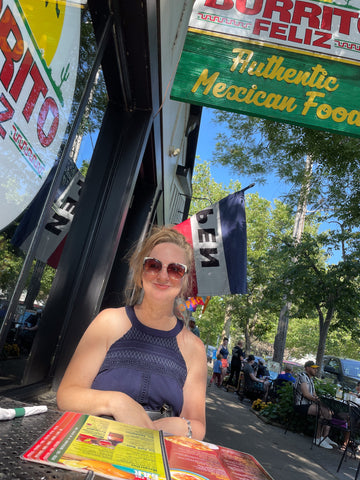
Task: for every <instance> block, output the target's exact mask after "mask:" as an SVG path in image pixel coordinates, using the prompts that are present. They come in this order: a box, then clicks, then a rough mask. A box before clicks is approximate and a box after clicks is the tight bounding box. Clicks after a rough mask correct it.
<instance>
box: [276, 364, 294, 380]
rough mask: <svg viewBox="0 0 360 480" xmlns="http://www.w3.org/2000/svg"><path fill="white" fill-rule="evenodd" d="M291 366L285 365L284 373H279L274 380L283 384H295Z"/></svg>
mask: <svg viewBox="0 0 360 480" xmlns="http://www.w3.org/2000/svg"><path fill="white" fill-rule="evenodd" d="M292 371H293V369H292V366H291V365H289V364H285V367H284V372H283V373H279V375H278V376H277V377H276V380H283V381H284V382H292V383H295V381H296V380H295V377H293V375H292ZM278 383H279V382H278Z"/></svg>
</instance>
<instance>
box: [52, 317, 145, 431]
mask: <svg viewBox="0 0 360 480" xmlns="http://www.w3.org/2000/svg"><path fill="white" fill-rule="evenodd" d="M128 328H129V325H128V322H127V317H126V316H124V312H122V309H108V310H104V311H103V312H101V313H100V314H99V315H98V316H97V317H96V318H95V319H94V321H93V322H92V323H91V324H90V325H89V327H88V329H87V330H86V332H85V333H84V335H83V337H82V339H81V340H80V342H79V345H78V347H77V349H76V351H75V353H74V355H73V358H72V359H71V361H70V363H69V366H68V367H67V369H66V372H65V375H64V377H63V379H62V381H61V383H60V386H59V389H58V392H57V402H58V407H59V409H60V410H70V411H75V412H82V413H90V414H92V415H108V416H112V417H114V418H115V420H118V421H120V422H124V423H129V424H133V425H138V426H143V427H147V428H154V426H153V423H152V421H151V420H150V419H149V417H148V415H147V414H146V412H145V410H144V409H143V407H142V406H141V405H139V404H138V403H137V402H136V401H134V400H133V399H132V398H130V397H129V396H128V395H126V394H124V393H121V392H113V391H102V390H93V389H91V385H92V383H93V381H94V378H95V377H96V375H97V373H98V371H99V369H100V367H101V365H102V363H103V361H104V358H105V356H106V353H107V351H108V349H109V347H110V346H111V344H112V343H113V342H114V341H115V340H116V339H117V338H119V337H121V336H122V335H124V333H125V332H126V331H127V329H128Z"/></svg>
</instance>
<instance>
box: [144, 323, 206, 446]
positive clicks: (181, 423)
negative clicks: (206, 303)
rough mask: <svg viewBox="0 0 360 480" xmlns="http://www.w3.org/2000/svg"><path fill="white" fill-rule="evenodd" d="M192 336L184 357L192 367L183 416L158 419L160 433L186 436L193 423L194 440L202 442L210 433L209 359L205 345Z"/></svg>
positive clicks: (185, 394)
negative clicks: (207, 418) (208, 432)
mask: <svg viewBox="0 0 360 480" xmlns="http://www.w3.org/2000/svg"><path fill="white" fill-rule="evenodd" d="M188 333H190V335H191V336H190V337H188V336H187V335H186V338H185V343H186V348H184V349H182V348H181V350H182V354H183V356H184V359H185V361H186V364H187V366H188V374H187V378H186V381H185V385H184V389H183V395H184V404H183V408H182V411H181V415H180V417H169V418H163V419H160V420H155V421H154V422H153V423H154V425H155V426H156V428H157V429H158V430H164V431H165V432H169V433H172V434H174V435H181V436H184V437H186V436H187V435H188V432H189V427H188V423H187V420H189V421H190V425H191V430H192V437H193V438H196V439H198V440H202V439H203V438H204V436H205V431H206V416H205V400H206V384H207V358H206V352H205V347H204V344H203V342H202V341H201V340H200V338H198V337H196V336H195V335H194V334H192V333H191V332H188Z"/></svg>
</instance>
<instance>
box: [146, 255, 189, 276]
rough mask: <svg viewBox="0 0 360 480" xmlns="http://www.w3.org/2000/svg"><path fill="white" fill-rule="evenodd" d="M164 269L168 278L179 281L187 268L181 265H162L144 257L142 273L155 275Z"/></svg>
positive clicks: (158, 261) (154, 259) (157, 261)
mask: <svg viewBox="0 0 360 480" xmlns="http://www.w3.org/2000/svg"><path fill="white" fill-rule="evenodd" d="M163 266H164V267H166V270H167V274H168V275H169V278H171V279H173V280H180V279H181V278H183V276H184V275H185V273H187V271H188V268H187V266H186V265H183V264H182V263H168V264H167V265H166V263H164V264H163V263H162V262H160V260H158V259H157V258H153V257H145V258H144V262H143V268H144V272H146V273H151V274H152V275H157V274H159V273H160V272H161V270H162V268H163Z"/></svg>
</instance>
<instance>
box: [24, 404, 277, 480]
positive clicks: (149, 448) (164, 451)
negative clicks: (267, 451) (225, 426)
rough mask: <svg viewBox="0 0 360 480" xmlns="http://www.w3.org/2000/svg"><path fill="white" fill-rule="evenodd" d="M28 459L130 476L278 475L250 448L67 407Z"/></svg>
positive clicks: (229, 478)
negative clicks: (248, 450)
mask: <svg viewBox="0 0 360 480" xmlns="http://www.w3.org/2000/svg"><path fill="white" fill-rule="evenodd" d="M22 458H23V459H24V460H29V461H32V462H38V463H45V464H47V465H52V466H54V467H58V468H66V469H70V470H75V471H80V472H87V471H89V470H91V471H93V472H94V473H96V474H97V475H99V476H101V477H104V478H110V479H119V478H122V479H125V480H272V477H271V476H270V475H269V474H268V473H267V472H266V471H265V470H264V468H263V467H262V466H261V465H260V464H259V463H258V462H257V461H256V460H255V458H254V457H252V456H251V455H248V454H247V453H243V452H238V451H236V450H232V449H230V448H225V447H221V446H218V445H214V444H210V443H206V442H201V441H199V440H195V439H192V438H186V437H180V436H174V435H167V436H164V435H163V433H162V432H159V431H157V430H150V429H147V428H140V427H135V426H132V425H126V424H124V423H120V422H116V421H115V420H109V419H106V418H101V417H96V416H93V415H83V414H79V413H73V412H67V413H64V414H63V415H62V417H61V418H60V419H59V420H58V421H57V422H56V423H55V424H54V425H53V426H52V427H51V428H50V429H49V430H48V431H47V432H46V433H45V434H44V435H42V437H41V438H40V439H39V440H38V441H37V442H35V444H34V445H33V446H32V447H31V448H30V449H29V450H27V451H26V452H25V453H24V454H23V455H22Z"/></svg>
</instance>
